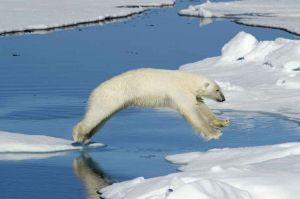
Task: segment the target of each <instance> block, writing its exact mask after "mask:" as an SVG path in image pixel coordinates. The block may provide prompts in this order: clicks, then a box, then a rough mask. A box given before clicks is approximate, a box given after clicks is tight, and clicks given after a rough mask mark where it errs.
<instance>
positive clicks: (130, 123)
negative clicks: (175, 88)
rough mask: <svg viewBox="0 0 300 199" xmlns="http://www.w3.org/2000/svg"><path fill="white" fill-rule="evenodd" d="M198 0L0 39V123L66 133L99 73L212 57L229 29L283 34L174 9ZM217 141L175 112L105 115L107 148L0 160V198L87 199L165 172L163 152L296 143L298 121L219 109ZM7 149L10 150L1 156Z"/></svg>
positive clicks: (32, 131)
mask: <svg viewBox="0 0 300 199" xmlns="http://www.w3.org/2000/svg"><path fill="white" fill-rule="evenodd" d="M195 3H199V2H198V1H178V2H177V5H176V6H175V7H174V8H162V9H155V10H151V11H147V12H146V13H145V14H144V15H142V16H137V17H133V18H132V19H130V20H126V21H121V22H116V23H112V24H108V25H105V26H93V27H85V28H82V27H81V28H77V29H70V30H63V31H57V32H52V33H48V34H32V35H21V36H20V35H19V36H7V37H0V107H1V109H0V130H5V131H12V132H20V133H28V134H44V135H49V136H56V137H62V138H67V139H71V129H72V127H73V125H74V124H75V123H76V122H77V121H78V120H79V119H80V117H81V116H82V115H83V113H84V110H85V105H86V99H87V97H88V95H89V92H90V91H91V90H92V89H93V88H94V87H95V86H96V85H98V84H99V83H101V82H103V81H104V80H106V79H108V78H110V77H112V76H114V75H116V74H119V73H121V72H124V71H126V70H129V69H134V68H140V67H153V68H167V69H177V68H178V67H179V66H180V65H182V64H185V63H190V62H193V61H198V60H200V59H203V58H206V57H210V56H216V55H219V53H220V49H221V47H222V46H223V45H224V44H225V43H226V42H227V41H228V40H229V39H231V38H232V37H233V36H234V35H235V34H237V33H238V32H239V31H246V32H249V33H251V34H253V35H255V36H256V37H257V38H258V39H259V40H266V39H267V40H271V39H274V38H277V37H285V38H293V35H291V34H289V33H286V32H283V31H280V30H274V29H263V28H254V27H247V26H241V25H237V24H234V23H231V22H229V21H217V22H214V23H212V24H210V25H207V26H201V27H200V25H199V19H197V18H188V17H180V16H178V15H177V12H178V10H179V9H181V8H185V7H187V6H188V5H189V4H195ZM219 114H220V115H223V116H224V117H229V118H231V121H232V124H231V126H230V127H229V128H227V129H225V131H224V135H223V137H222V138H221V139H220V140H218V141H210V142H206V141H203V140H202V139H201V138H199V137H198V136H196V135H195V134H194V133H193V130H192V128H191V127H190V126H189V125H188V124H187V123H186V122H185V121H184V120H183V119H182V118H181V117H180V116H179V115H178V114H177V113H174V112H171V111H165V110H163V111H162V110H150V109H139V108H132V109H128V110H124V111H122V112H120V113H119V114H117V115H116V116H115V117H113V118H112V119H111V120H110V121H109V122H108V123H107V125H106V126H105V127H104V128H103V129H102V130H101V133H98V134H97V135H96V136H95V138H94V141H98V142H102V143H105V144H107V145H108V147H106V148H103V149H100V150H96V151H90V152H86V153H80V152H72V153H67V154H49V156H50V155H51V156H53V157H48V158H45V157H44V159H30V158H33V157H31V156H33V154H29V155H28V154H27V155H26V156H27V158H29V159H28V160H10V161H9V160H6V161H0V179H1V180H0V198H1V199H2V198H44V199H45V198H72V199H74V198H97V194H96V193H95V190H96V189H97V188H99V187H101V186H104V185H105V184H107V183H109V182H111V181H122V180H126V179H132V178H134V177H137V176H145V177H153V176H159V175H165V174H168V173H170V172H174V171H175V170H176V167H175V166H174V165H171V164H168V163H167V162H166V161H165V160H164V157H165V156H166V155H169V154H174V153H182V152H189V151H195V150H207V149H209V148H214V147H238V146H254V145H264V144H274V143H281V142H287V141H298V140H299V138H300V130H299V124H297V123H295V122H292V121H289V120H285V119H284V118H281V117H279V116H275V115H265V114H259V113H242V112H241V113H239V112H231V111H225V112H220V113H219ZM15 158H16V156H14V155H11V159H15ZM0 159H1V155H0Z"/></svg>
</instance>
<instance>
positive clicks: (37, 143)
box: [0, 131, 104, 160]
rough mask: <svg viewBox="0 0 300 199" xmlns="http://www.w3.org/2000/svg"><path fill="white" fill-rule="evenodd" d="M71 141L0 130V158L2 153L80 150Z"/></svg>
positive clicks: (95, 144)
mask: <svg viewBox="0 0 300 199" xmlns="http://www.w3.org/2000/svg"><path fill="white" fill-rule="evenodd" d="M72 143H73V141H71V140H66V139H62V138H55V137H49V136H44V135H27V134H20V133H11V132H4V131H0V160H1V159H3V158H2V157H4V155H5V157H6V156H7V154H4V153H53V152H62V151H71V150H81V149H83V147H82V146H73V145H72ZM103 146H104V144H101V143H93V144H90V145H87V146H84V148H98V147H103Z"/></svg>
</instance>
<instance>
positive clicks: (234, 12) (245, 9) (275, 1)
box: [179, 0, 300, 34]
mask: <svg viewBox="0 0 300 199" xmlns="http://www.w3.org/2000/svg"><path fill="white" fill-rule="evenodd" d="M179 14H181V15H186V16H197V17H204V18H214V17H218V18H230V19H233V20H234V21H236V22H238V23H243V24H247V25H255V26H265V27H273V28H281V29H285V30H287V31H290V32H293V33H297V34H300V2H299V1H298V0H264V1H261V0H242V1H229V2H228V1H227V2H210V1H207V2H206V3H203V4H201V5H195V6H193V5H191V6H189V8H187V9H183V10H181V11H180V12H179Z"/></svg>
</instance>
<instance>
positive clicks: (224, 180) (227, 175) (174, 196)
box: [100, 143, 300, 199]
mask: <svg viewBox="0 0 300 199" xmlns="http://www.w3.org/2000/svg"><path fill="white" fill-rule="evenodd" d="M167 160H169V161H171V162H173V163H175V164H182V165H183V166H181V167H180V170H181V171H182V172H179V173H173V174H170V175H167V176H162V177H156V178H150V179H144V178H142V177H139V178H136V179H133V180H131V181H126V182H121V183H115V184H113V185H111V186H109V187H106V188H103V189H101V190H100V191H101V192H102V196H103V197H104V198H106V199H110V198H113V199H121V198H122V199H127V198H128V199H129V198H135V199H146V198H147V199H149V198H151V199H152V198H153V199H154V198H155V199H182V198H189V199H194V198H195V199H196V198H204V199H229V198H230V199H266V198H268V199H282V198H289V199H297V198H299V194H300V189H299V188H298V184H299V183H300V178H299V177H300V143H284V144H277V145H270V146H259V147H246V148H225V149H212V150H209V151H207V152H192V153H186V154H178V155H173V156H168V157H167Z"/></svg>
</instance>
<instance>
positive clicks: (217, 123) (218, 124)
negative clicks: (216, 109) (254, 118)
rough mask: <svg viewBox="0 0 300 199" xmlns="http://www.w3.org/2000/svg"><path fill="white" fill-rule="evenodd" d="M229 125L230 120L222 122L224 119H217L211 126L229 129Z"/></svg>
mask: <svg viewBox="0 0 300 199" xmlns="http://www.w3.org/2000/svg"><path fill="white" fill-rule="evenodd" d="M229 124H230V120H229V119H224V120H222V119H215V120H213V121H212V124H211V126H213V127H217V128H218V127H227V126H229Z"/></svg>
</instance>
